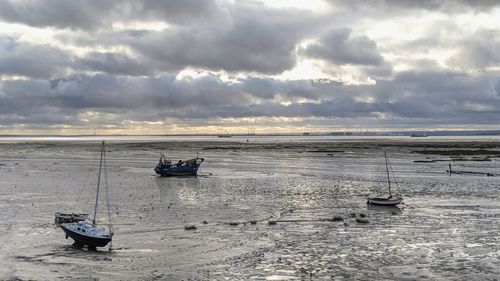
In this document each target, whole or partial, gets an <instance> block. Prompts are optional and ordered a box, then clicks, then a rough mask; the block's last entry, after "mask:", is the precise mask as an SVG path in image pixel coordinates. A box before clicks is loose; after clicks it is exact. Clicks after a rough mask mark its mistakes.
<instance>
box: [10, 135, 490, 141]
mask: <svg viewBox="0 0 500 281" xmlns="http://www.w3.org/2000/svg"><path fill="white" fill-rule="evenodd" d="M102 140H105V141H110V142H124V143H128V142H183V141H185V142H262V143H267V142H271V143H287V142H363V141H401V142H407V141H409V142H435V141H437V142H441V141H444V142H446V141H453V142H456V141H465V142H468V141H481V142H482V141H500V135H488V136H486V135H482V136H479V135H478V136H428V137H410V136H275V135H271V136H265V135H263V136H255V135H249V136H244V135H243V136H232V137H225V138H220V137H217V136H154V135H119V136H112V135H107V136H0V143H17V142H52V141H55V142H58V141H61V142H72V141H75V142H95V141H102Z"/></svg>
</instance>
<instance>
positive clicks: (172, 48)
mask: <svg viewBox="0 0 500 281" xmlns="http://www.w3.org/2000/svg"><path fill="white" fill-rule="evenodd" d="M499 30H500V4H497V1H486V0H485V1H465V0H463V1H451V0H450V1H391V0H385V1H356V0H355V1H335V0H331V1H326V0H325V1H312V2H311V3H309V2H308V3H303V2H302V1H262V2H260V1H216V0H213V1H210V0H184V1H154V0H142V1H127V0H124V1H80V2H73V1H63V0H40V1H28V0H19V1H13V0H11V1H2V2H0V134H91V133H93V132H94V130H95V129H97V130H99V132H100V133H108V134H165V133H168V134H177V133H182V134H184V133H185V134H193V133H199V134H201V133H221V132H230V133H246V132H249V131H251V132H257V133H270V132H281V133H284V132H295V133H300V132H303V131H313V132H314V131H315V132H330V131H359V130H373V131H377V130H380V131H386V130H413V129H423V130H433V129H451V130H453V129H481V128H488V129H491V128H494V127H495V126H496V125H497V123H498V122H497V120H500V31H499Z"/></svg>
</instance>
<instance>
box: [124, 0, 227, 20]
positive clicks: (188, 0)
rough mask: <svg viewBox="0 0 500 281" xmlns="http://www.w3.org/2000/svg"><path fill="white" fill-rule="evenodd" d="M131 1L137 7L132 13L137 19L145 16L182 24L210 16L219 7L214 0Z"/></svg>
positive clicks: (215, 13) (213, 14) (216, 12)
mask: <svg viewBox="0 0 500 281" xmlns="http://www.w3.org/2000/svg"><path fill="white" fill-rule="evenodd" d="M132 3H134V6H135V7H136V8H137V11H136V12H134V13H135V14H136V15H138V18H139V19H140V18H144V17H146V18H153V19H159V20H165V21H169V22H178V23H184V24H185V23H189V22H190V21H193V20H194V21H199V20H206V19H208V18H211V17H213V16H215V15H217V14H218V13H219V9H220V7H219V6H218V5H217V3H216V1H214V0H182V1H178V0H144V1H142V3H141V1H133V2H132ZM141 4H142V5H141Z"/></svg>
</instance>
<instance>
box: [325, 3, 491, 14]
mask: <svg viewBox="0 0 500 281" xmlns="http://www.w3.org/2000/svg"><path fill="white" fill-rule="evenodd" d="M327 2H329V3H331V4H332V5H334V6H336V7H348V8H351V9H360V8H361V9H362V8H376V9H379V11H381V12H382V13H384V12H386V13H390V12H391V11H389V10H388V9H395V10H404V9H407V10H441V11H443V12H445V13H450V12H457V11H459V12H461V11H464V10H474V11H485V10H489V9H492V8H494V7H498V6H500V3H499V2H498V1H496V0H420V1H414V0H351V1H343V0H327Z"/></svg>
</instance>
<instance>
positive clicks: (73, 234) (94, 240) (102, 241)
mask: <svg viewBox="0 0 500 281" xmlns="http://www.w3.org/2000/svg"><path fill="white" fill-rule="evenodd" d="M61 228H62V229H63V230H64V232H65V233H66V238H68V237H70V238H71V239H73V240H74V241H75V242H76V243H78V244H81V245H88V246H95V247H105V246H106V245H107V244H108V243H109V242H111V239H112V238H111V236H110V235H102V234H98V235H85V234H83V233H81V232H79V231H76V230H74V229H73V227H71V226H70V224H61Z"/></svg>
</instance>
